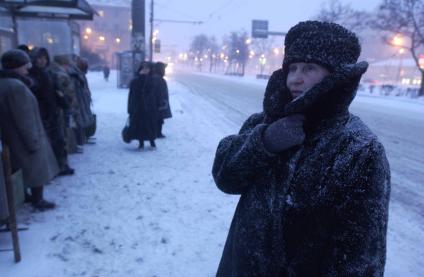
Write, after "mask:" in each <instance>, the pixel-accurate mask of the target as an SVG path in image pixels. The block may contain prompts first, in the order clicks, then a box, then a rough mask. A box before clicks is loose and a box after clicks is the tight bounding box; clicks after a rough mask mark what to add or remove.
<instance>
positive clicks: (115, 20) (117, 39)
mask: <svg viewBox="0 0 424 277" xmlns="http://www.w3.org/2000/svg"><path fill="white" fill-rule="evenodd" d="M92 6H93V8H94V9H95V10H96V11H97V14H98V16H96V17H95V18H94V20H93V21H80V22H79V25H80V30H81V33H80V38H81V48H82V49H84V51H86V50H88V51H89V52H91V53H95V54H98V55H99V56H100V57H101V58H102V59H103V60H104V61H105V63H107V64H108V65H109V66H110V67H112V68H116V65H117V55H116V53H119V52H123V51H127V50H129V49H130V47H131V46H130V44H131V28H132V23H131V9H130V7H129V6H128V7H126V6H122V7H120V6H108V5H92ZM92 66H93V65H92ZM94 66H95V65H94Z"/></svg>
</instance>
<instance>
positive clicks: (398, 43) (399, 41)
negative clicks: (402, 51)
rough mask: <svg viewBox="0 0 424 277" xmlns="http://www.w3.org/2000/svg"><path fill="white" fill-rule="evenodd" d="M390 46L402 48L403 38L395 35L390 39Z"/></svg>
mask: <svg viewBox="0 0 424 277" xmlns="http://www.w3.org/2000/svg"><path fill="white" fill-rule="evenodd" d="M392 44H393V45H394V46H403V37H402V35H400V34H397V35H396V36H394V37H393V39H392Z"/></svg>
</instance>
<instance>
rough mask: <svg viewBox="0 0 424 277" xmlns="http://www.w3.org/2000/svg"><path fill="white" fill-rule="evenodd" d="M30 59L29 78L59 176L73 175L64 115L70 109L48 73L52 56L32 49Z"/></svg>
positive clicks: (43, 51)
mask: <svg viewBox="0 0 424 277" xmlns="http://www.w3.org/2000/svg"><path fill="white" fill-rule="evenodd" d="M30 57H31V62H32V67H31V69H30V70H29V77H30V78H31V79H32V81H33V84H32V86H31V91H32V92H33V94H34V95H35V97H36V98H37V101H38V106H39V109H40V113H41V120H42V122H43V125H44V128H45V130H46V133H47V136H48V137H49V140H50V143H51V146H52V148H53V152H54V154H55V157H56V160H57V162H58V164H59V168H60V173H59V175H72V174H74V169H73V168H71V167H70V166H69V163H68V153H67V150H66V139H65V122H64V120H63V116H64V115H63V114H64V112H65V110H66V109H67V108H68V105H67V102H66V100H65V99H64V97H63V96H60V95H59V94H58V93H57V91H56V89H55V85H54V82H53V79H52V76H51V75H50V74H49V73H48V70H47V68H48V67H49V65H50V56H49V53H48V51H47V49H46V48H42V47H36V48H34V49H32V51H31V55H30Z"/></svg>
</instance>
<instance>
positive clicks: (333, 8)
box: [316, 0, 370, 33]
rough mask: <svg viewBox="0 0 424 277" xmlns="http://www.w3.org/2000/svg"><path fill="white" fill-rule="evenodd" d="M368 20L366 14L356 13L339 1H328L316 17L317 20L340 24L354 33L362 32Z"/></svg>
mask: <svg viewBox="0 0 424 277" xmlns="http://www.w3.org/2000/svg"><path fill="white" fill-rule="evenodd" d="M369 18H370V16H369V14H368V13H366V12H363V11H356V10H354V9H352V8H351V6H350V5H349V4H345V5H344V4H342V3H340V1H339V0H328V1H327V2H326V3H325V4H324V5H323V7H322V8H321V10H320V12H319V13H318V15H317V16H316V19H317V20H320V21H325V22H334V23H337V24H340V25H342V26H344V27H345V28H347V29H349V30H351V31H353V32H355V33H360V32H362V31H363V30H364V28H366V27H367V26H368V24H367V23H368V20H369Z"/></svg>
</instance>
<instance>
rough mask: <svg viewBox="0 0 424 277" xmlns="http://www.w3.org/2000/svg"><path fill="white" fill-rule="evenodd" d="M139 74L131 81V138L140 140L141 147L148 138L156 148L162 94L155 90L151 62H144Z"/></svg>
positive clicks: (129, 108) (129, 109)
mask: <svg viewBox="0 0 424 277" xmlns="http://www.w3.org/2000/svg"><path fill="white" fill-rule="evenodd" d="M138 73H139V75H138V76H137V77H135V78H134V79H133V80H132V81H131V83H130V91H129V95H128V114H129V122H130V127H129V129H130V133H131V138H132V139H136V140H138V141H139V148H140V149H141V148H143V147H144V141H145V140H148V141H149V142H150V146H151V147H153V148H155V147H156V144H155V139H156V137H157V127H158V124H157V122H158V118H159V104H160V95H159V94H158V93H155V91H154V87H153V86H154V82H153V81H152V76H151V64H150V63H148V62H143V63H142V64H141V66H140V69H139V70H138Z"/></svg>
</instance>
